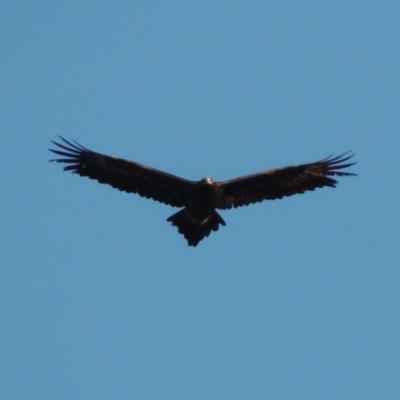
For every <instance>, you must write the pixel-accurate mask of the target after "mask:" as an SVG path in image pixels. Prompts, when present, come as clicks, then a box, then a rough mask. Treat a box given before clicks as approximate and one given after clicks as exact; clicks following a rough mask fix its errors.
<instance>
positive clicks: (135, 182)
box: [49, 136, 192, 207]
mask: <svg viewBox="0 0 400 400" xmlns="http://www.w3.org/2000/svg"><path fill="white" fill-rule="evenodd" d="M60 139H61V140H62V142H63V143H62V142H60V143H57V142H53V143H54V144H55V145H56V146H57V149H49V150H50V151H52V152H53V153H55V154H57V155H59V156H62V158H57V159H54V160H50V161H55V162H58V163H63V164H67V166H66V167H64V171H72V173H75V174H78V175H80V176H87V177H88V178H90V179H95V180H97V181H98V182H100V183H106V184H108V185H111V186H112V187H113V188H115V189H118V190H121V191H124V192H127V193H137V194H139V195H140V196H143V197H146V198H151V199H153V200H156V201H159V202H161V203H165V204H168V205H171V206H174V207H183V206H185V196H184V194H185V191H186V190H187V189H186V188H187V187H188V186H189V185H191V184H192V181H188V180H186V179H182V178H179V177H177V176H174V175H171V174H167V173H165V172H162V171H158V170H156V169H152V168H150V167H147V166H145V165H142V164H139V163H136V162H133V161H128V160H123V159H121V158H115V157H110V156H106V155H104V154H99V153H95V152H94V151H91V150H89V149H87V148H85V147H83V146H81V145H80V144H78V143H76V142H74V143H71V142H69V141H68V140H66V139H64V138H62V137H61V136H60Z"/></svg>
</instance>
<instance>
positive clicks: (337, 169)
mask: <svg viewBox="0 0 400 400" xmlns="http://www.w3.org/2000/svg"><path fill="white" fill-rule="evenodd" d="M61 140H62V141H63V142H64V143H57V142H53V143H54V144H55V145H56V146H58V149H56V150H55V149H50V151H52V152H53V153H56V154H58V155H60V156H62V157H63V158H58V159H55V160H51V161H56V162H60V163H65V164H69V165H67V166H66V167H64V170H66V171H72V172H73V173H76V174H79V175H81V176H87V177H88V178H91V179H95V180H97V181H98V182H100V183H106V184H109V185H111V186H112V187H114V188H116V189H118V190H121V191H125V192H128V193H137V194H139V195H140V196H143V197H146V198H151V199H153V200H156V201H159V202H162V203H165V204H167V205H170V206H173V207H180V208H182V209H181V210H180V211H178V212H177V213H176V214H174V215H172V216H170V217H169V218H168V219H167V221H169V222H171V223H172V225H174V226H176V227H177V228H178V231H179V233H181V234H183V235H184V236H185V238H186V240H187V241H188V244H189V246H197V244H198V243H199V242H200V241H201V240H202V239H204V238H205V237H207V236H209V235H210V233H211V231H217V230H218V228H219V225H225V221H224V220H223V219H222V218H221V216H220V215H219V214H218V213H217V212H216V209H230V208H232V207H235V208H236V207H240V206H244V205H249V204H251V203H257V202H261V201H263V200H275V199H281V198H283V197H285V196H291V195H294V194H301V193H304V192H305V191H310V190H314V189H316V188H322V187H325V186H330V187H335V186H336V184H337V181H336V180H335V179H333V178H332V177H331V176H350V175H354V174H352V173H349V172H343V171H341V170H342V169H344V168H347V167H350V166H352V165H354V164H355V163H351V162H350V163H347V164H346V161H348V160H349V159H350V158H351V157H352V155H348V154H347V153H345V154H343V155H341V156H337V157H328V158H326V159H324V160H321V161H318V162H315V163H310V164H302V165H296V166H290V167H285V168H279V169H274V170H269V171H264V172H261V173H258V174H254V175H249V176H245V177H241V178H236V179H232V180H229V181H224V182H214V180H213V179H212V178H209V177H206V178H203V179H202V180H200V181H191V180H186V179H183V178H180V177H178V176H175V175H171V174H168V173H165V172H162V171H158V170H155V169H153V168H150V167H147V166H145V165H142V164H139V163H136V162H133V161H128V160H123V159H120V158H115V157H110V156H107V155H103V154H99V153H95V152H93V151H91V150H88V149H86V148H85V147H83V146H81V145H79V144H77V143H72V142H69V141H67V140H65V139H64V138H61Z"/></svg>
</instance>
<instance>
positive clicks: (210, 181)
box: [200, 176, 214, 185]
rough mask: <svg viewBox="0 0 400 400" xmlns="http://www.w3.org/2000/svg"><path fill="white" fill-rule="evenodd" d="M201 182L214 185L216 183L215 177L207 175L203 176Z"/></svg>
mask: <svg viewBox="0 0 400 400" xmlns="http://www.w3.org/2000/svg"><path fill="white" fill-rule="evenodd" d="M200 182H201V183H202V184H203V185H212V184H213V183H214V179H213V178H210V177H209V176H207V177H205V178H203V179H202V180H201V181H200Z"/></svg>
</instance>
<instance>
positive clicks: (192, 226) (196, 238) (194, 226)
mask: <svg viewBox="0 0 400 400" xmlns="http://www.w3.org/2000/svg"><path fill="white" fill-rule="evenodd" d="M167 221H169V222H171V223H172V225H173V226H176V227H177V228H178V232H179V233H181V234H182V235H183V236H184V237H185V239H186V240H187V241H188V244H189V246H193V247H195V246H197V245H198V243H199V242H200V241H201V240H203V239H204V238H205V237H207V236H209V235H210V233H211V231H217V230H218V228H219V224H221V225H223V226H225V225H226V224H225V221H224V220H223V219H222V217H221V216H220V215H219V214H218V213H217V212H216V211H213V212H212V213H211V215H210V216H209V217H208V218H207V219H206V220H205V221H204V222H202V223H201V224H199V223H197V222H195V221H194V220H193V218H191V217H190V215H189V214H188V212H187V210H186V209H185V208H184V209H183V210H181V211H178V212H177V213H176V214H174V215H171V216H170V217H169V218H168V219H167Z"/></svg>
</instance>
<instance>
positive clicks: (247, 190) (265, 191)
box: [217, 152, 355, 209]
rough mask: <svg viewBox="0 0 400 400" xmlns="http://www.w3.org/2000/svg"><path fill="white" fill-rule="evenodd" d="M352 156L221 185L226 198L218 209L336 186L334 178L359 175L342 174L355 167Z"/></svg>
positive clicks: (265, 173) (297, 166) (267, 172)
mask: <svg viewBox="0 0 400 400" xmlns="http://www.w3.org/2000/svg"><path fill="white" fill-rule="evenodd" d="M352 157H353V155H352V154H350V155H349V152H347V153H344V154H342V155H340V156H337V157H332V156H331V157H328V158H325V159H324V160H321V161H318V162H315V163H311V164H303V165H294V166H290V167H285V168H278V169H272V170H269V171H265V172H261V173H258V174H254V175H249V176H244V177H241V178H237V179H232V180H229V181H225V182H219V183H218V185H219V186H220V188H221V193H222V195H221V199H220V204H219V205H218V207H217V208H221V209H227V208H232V207H235V208H236V207H240V206H247V205H249V204H251V203H258V202H261V201H263V200H275V199H282V198H283V197H286V196H292V195H294V194H301V193H304V192H306V191H309V190H315V189H316V188H322V187H325V186H330V187H336V184H337V183H338V182H337V180H335V179H333V178H332V176H350V175H355V174H352V173H350V172H343V171H342V170H343V169H344V168H348V167H351V166H352V165H354V164H355V163H354V162H349V163H346V161H348V160H349V159H350V158H352Z"/></svg>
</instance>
